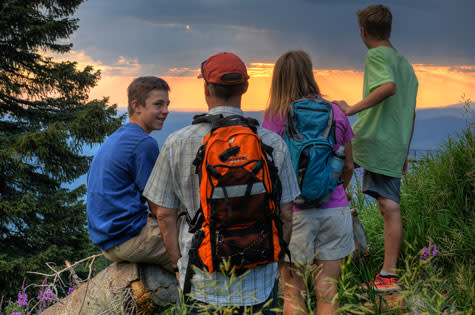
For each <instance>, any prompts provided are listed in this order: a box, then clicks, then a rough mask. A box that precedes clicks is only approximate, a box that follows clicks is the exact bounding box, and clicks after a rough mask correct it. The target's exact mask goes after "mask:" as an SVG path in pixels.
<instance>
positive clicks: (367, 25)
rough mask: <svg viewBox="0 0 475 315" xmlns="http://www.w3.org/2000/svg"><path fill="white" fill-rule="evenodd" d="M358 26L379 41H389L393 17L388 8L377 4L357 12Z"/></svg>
mask: <svg viewBox="0 0 475 315" xmlns="http://www.w3.org/2000/svg"><path fill="white" fill-rule="evenodd" d="M356 15H357V16H358V24H359V26H360V27H362V28H363V29H364V30H365V31H366V32H367V33H368V34H369V35H371V36H372V37H374V38H375V39H379V40H386V39H389V36H390V35H391V25H392V22H393V16H392V14H391V11H390V10H389V8H388V7H386V6H384V5H382V4H377V5H370V6H369V7H367V8H365V9H362V10H359V11H357V12H356Z"/></svg>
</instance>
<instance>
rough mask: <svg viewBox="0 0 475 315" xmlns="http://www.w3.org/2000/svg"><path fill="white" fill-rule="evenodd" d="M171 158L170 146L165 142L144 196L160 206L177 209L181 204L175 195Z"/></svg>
mask: <svg viewBox="0 0 475 315" xmlns="http://www.w3.org/2000/svg"><path fill="white" fill-rule="evenodd" d="M170 156H171V152H170V146H169V145H168V142H167V141H165V144H164V145H163V147H162V151H161V153H160V154H159V155H158V158H157V161H156V162H155V165H154V167H153V170H152V173H151V174H150V177H149V179H148V181H147V185H146V186H145V189H144V192H143V195H144V196H145V198H147V199H148V200H150V201H152V202H153V203H155V204H156V205H158V206H161V207H165V208H171V209H176V208H178V206H179V205H180V202H179V200H178V198H177V196H176V194H175V186H174V184H173V178H174V177H173V168H172V165H171V159H170Z"/></svg>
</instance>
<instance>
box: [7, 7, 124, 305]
mask: <svg viewBox="0 0 475 315" xmlns="http://www.w3.org/2000/svg"><path fill="white" fill-rule="evenodd" d="M82 1H83V0H2V1H0V295H7V296H12V295H13V294H15V293H16V292H17V291H18V288H19V287H20V286H21V283H22V281H23V277H24V276H25V272H26V271H38V270H43V271H44V269H45V263H46V262H55V263H57V264H61V265H62V264H64V260H65V259H69V260H72V261H74V260H75V259H79V258H81V257H84V256H86V255H88V254H90V252H91V249H93V247H92V246H91V242H90V239H89V236H88V234H87V229H86V209H85V203H84V194H85V190H86V189H85V187H84V185H82V186H80V187H78V188H76V189H69V188H65V184H67V183H71V182H73V181H74V180H75V179H76V178H78V177H79V176H81V175H82V174H85V173H86V172H87V170H88V167H89V163H90V161H91V157H88V156H84V155H83V153H82V152H83V149H85V148H87V147H88V146H91V145H94V144H97V143H101V142H103V141H104V138H105V137H106V136H107V135H109V134H111V133H112V132H113V131H114V130H116V129H117V128H118V127H119V126H120V125H121V123H122V121H123V117H117V110H116V107H115V106H107V105H108V104H107V103H108V99H107V98H104V99H102V100H89V98H88V92H89V90H90V89H91V88H92V87H94V86H95V85H96V84H97V82H98V80H99V79H100V73H99V71H95V70H94V69H93V68H92V67H91V66H87V67H85V68H84V69H79V68H78V65H77V63H76V62H70V61H65V62H55V61H54V59H53V58H51V57H47V55H48V54H49V55H51V54H52V53H54V54H61V53H66V52H68V51H70V49H71V47H72V44H70V43H65V40H67V39H68V37H69V36H70V35H71V34H72V33H73V32H74V31H75V30H76V29H77V28H78V24H77V23H78V20H77V19H74V18H72V17H71V16H72V14H73V13H74V11H75V10H76V9H77V7H78V6H79V4H80V3H81V2H82Z"/></svg>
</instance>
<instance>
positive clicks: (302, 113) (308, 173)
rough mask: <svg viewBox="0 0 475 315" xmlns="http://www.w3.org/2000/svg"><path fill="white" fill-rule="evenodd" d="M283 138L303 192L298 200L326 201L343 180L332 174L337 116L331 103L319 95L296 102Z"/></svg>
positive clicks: (306, 204)
mask: <svg viewBox="0 0 475 315" xmlns="http://www.w3.org/2000/svg"><path fill="white" fill-rule="evenodd" d="M284 141H285V142H286V143H287V146H288V148H289V152H290V157H291V159H292V165H293V167H294V170H295V174H296V175H297V179H298V182H299V186H300V190H301V192H302V193H301V195H300V197H299V198H298V199H297V200H296V204H297V205H299V206H301V207H303V208H308V207H318V205H321V204H325V203H327V202H328V201H329V199H330V197H331V193H332V192H333V190H334V189H335V188H336V186H337V185H338V184H340V183H341V179H340V178H337V179H335V178H334V177H335V176H332V168H331V161H332V159H333V158H334V154H335V152H334V150H333V145H334V143H335V120H334V118H333V109H332V105H331V103H330V102H329V101H327V100H325V99H323V98H320V97H315V98H313V97H312V98H302V99H300V100H297V101H295V102H293V103H292V105H291V106H290V109H289V113H288V117H287V125H286V129H285V132H284Z"/></svg>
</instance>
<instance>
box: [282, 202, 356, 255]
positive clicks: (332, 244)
mask: <svg viewBox="0 0 475 315" xmlns="http://www.w3.org/2000/svg"><path fill="white" fill-rule="evenodd" d="M289 249H290V253H291V255H292V262H293V263H304V264H305V263H313V262H314V260H315V259H317V260H337V259H340V258H344V257H346V256H348V255H349V254H350V253H351V252H352V251H353V250H354V249H355V244H354V241H353V225H352V220H351V213H350V208H348V207H347V206H346V207H337V208H329V209H305V210H300V211H295V212H294V219H293V224H292V237H291V239H290V244H289ZM285 260H286V261H287V262H288V261H289V258H288V257H287V256H285Z"/></svg>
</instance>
